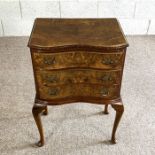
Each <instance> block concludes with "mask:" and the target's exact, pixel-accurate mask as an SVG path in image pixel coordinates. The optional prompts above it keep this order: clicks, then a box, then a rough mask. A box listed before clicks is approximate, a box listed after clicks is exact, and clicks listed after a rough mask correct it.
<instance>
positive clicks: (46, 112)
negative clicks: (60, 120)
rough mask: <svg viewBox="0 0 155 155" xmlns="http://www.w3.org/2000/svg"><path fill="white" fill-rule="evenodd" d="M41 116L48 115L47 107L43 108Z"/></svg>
mask: <svg viewBox="0 0 155 155" xmlns="http://www.w3.org/2000/svg"><path fill="white" fill-rule="evenodd" d="M42 114H43V115H48V109H47V106H45V109H44V111H43V113H42Z"/></svg>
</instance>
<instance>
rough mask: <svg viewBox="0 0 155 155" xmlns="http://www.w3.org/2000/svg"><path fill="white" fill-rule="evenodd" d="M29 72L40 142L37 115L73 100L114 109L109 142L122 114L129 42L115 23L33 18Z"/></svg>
mask: <svg viewBox="0 0 155 155" xmlns="http://www.w3.org/2000/svg"><path fill="white" fill-rule="evenodd" d="M28 46H29V47H30V51H31V57H32V64H33V70H34V78H35V86H36V98H35V103H34V106H33V109H32V112H33V116H34V119H35V121H36V124H37V127H38V130H39V133H40V141H39V143H38V145H39V146H42V145H43V144H44V135H43V129H42V124H41V119H40V114H41V113H43V114H44V115H47V114H48V110H47V105H60V104H65V103H72V102H90V103H96V104H105V110H104V113H105V114H108V104H111V105H112V107H113V108H114V110H116V118H115V122H114V127H113V131H112V137H111V141H112V142H113V143H115V142H116V139H115V133H116V129H117V126H118V123H119V121H120V119H121V116H122V114H123V111H124V107H123V103H122V100H121V96H120V90H121V82H122V74H123V67H124V61H125V53H126V47H127V46H128V43H127V41H126V39H125V36H124V35H123V32H122V30H121V27H120V25H119V23H118V21H117V20H116V19H48V18H42V19H41V18H38V19H36V20H35V23H34V26H33V30H32V33H31V36H30V39H29V42H28Z"/></svg>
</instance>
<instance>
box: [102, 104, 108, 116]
mask: <svg viewBox="0 0 155 155" xmlns="http://www.w3.org/2000/svg"><path fill="white" fill-rule="evenodd" d="M103 113H104V114H109V112H108V104H106V105H105V107H104V112H103Z"/></svg>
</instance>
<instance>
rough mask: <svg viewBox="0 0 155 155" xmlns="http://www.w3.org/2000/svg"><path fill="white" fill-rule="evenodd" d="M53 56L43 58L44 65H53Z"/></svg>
mask: <svg viewBox="0 0 155 155" xmlns="http://www.w3.org/2000/svg"><path fill="white" fill-rule="evenodd" d="M55 62H56V61H55V57H52V58H51V57H45V58H44V64H46V65H53V64H55Z"/></svg>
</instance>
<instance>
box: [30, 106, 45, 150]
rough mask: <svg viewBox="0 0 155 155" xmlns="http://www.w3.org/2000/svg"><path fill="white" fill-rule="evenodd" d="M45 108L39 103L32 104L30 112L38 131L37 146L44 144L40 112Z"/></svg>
mask: <svg viewBox="0 0 155 155" xmlns="http://www.w3.org/2000/svg"><path fill="white" fill-rule="evenodd" d="M45 108H46V106H44V105H39V104H34V106H33V108H32V114H33V117H34V120H35V122H36V125H37V127H38V131H39V134H40V141H39V142H38V143H37V146H39V147H40V146H43V145H44V134H43V128H42V123H41V118H40V114H41V113H42V112H43V111H45Z"/></svg>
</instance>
